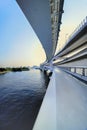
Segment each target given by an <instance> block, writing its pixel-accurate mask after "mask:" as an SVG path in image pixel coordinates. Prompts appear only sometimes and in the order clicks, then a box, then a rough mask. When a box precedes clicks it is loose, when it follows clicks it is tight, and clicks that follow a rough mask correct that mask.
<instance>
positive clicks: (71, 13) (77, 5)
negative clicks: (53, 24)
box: [0, 0, 87, 66]
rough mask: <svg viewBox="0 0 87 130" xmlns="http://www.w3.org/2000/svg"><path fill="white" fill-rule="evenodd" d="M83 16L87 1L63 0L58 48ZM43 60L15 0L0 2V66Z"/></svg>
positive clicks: (20, 64)
mask: <svg viewBox="0 0 87 130" xmlns="http://www.w3.org/2000/svg"><path fill="white" fill-rule="evenodd" d="M86 15H87V0H80V1H79V0H76V1H74V0H65V4H64V14H63V17H62V26H61V32H60V38H59V48H61V47H62V46H63V45H64V43H65V40H66V36H67V35H69V34H71V32H72V31H73V30H74V29H75V28H76V27H77V25H78V24H79V23H80V22H81V21H82V20H83V19H84V18H85V16H86ZM66 34H67V35H66ZM57 50H58V49H57ZM45 59H46V56H45V52H44V50H43V48H42V45H41V44H40V41H39V40H38V38H37V36H36V34H35V33H34V31H33V29H32V27H31V26H30V24H29V23H28V21H27V19H26V18H25V16H24V14H23V12H22V11H21V9H20V8H19V6H18V4H17V3H16V1H15V0H3V1H0V66H33V65H39V64H40V63H41V62H43V61H45Z"/></svg>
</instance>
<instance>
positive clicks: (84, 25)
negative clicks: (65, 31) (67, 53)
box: [65, 16, 87, 45]
mask: <svg viewBox="0 0 87 130" xmlns="http://www.w3.org/2000/svg"><path fill="white" fill-rule="evenodd" d="M86 26H87V16H86V18H85V19H84V20H83V21H82V22H81V23H80V24H79V25H78V26H77V28H76V29H75V30H74V31H73V32H72V34H71V35H70V36H69V37H68V39H67V40H66V44H65V45H67V44H68V43H69V42H70V41H71V40H72V39H73V38H74V37H75V36H76V35H77V34H78V33H79V32H80V31H81V30H82V29H83V28H84V27H86Z"/></svg>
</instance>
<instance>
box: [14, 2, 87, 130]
mask: <svg viewBox="0 0 87 130" xmlns="http://www.w3.org/2000/svg"><path fill="white" fill-rule="evenodd" d="M16 1H17V3H18V4H19V6H20V8H21V9H22V11H23V12H24V14H25V16H26V18H27V19H28V21H29V22H30V24H31V26H32V28H33V29H34V31H35V33H36V35H37V36H38V38H39V40H40V41H41V43H42V45H43V48H44V50H45V52H46V57H47V58H46V61H45V62H44V63H42V64H41V68H42V69H45V70H51V71H52V72H53V74H52V76H51V77H50V83H49V85H48V88H47V91H46V94H45V97H44V99H43V103H42V105H41V108H40V111H39V114H38V116H37V119H36V122H35V125H34V128H33V130H58V129H59V130H87V17H86V18H85V19H84V20H83V21H82V23H81V24H80V25H79V26H78V27H77V28H76V29H75V30H74V32H73V33H72V34H71V35H70V36H69V38H68V40H67V42H66V44H65V46H64V47H63V48H62V49H61V51H60V52H58V53H57V54H56V55H55V51H56V46H57V43H58V37H59V32H60V25H61V19H62V13H63V12H64V11H63V4H64V0H16Z"/></svg>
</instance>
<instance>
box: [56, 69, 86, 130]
mask: <svg viewBox="0 0 87 130" xmlns="http://www.w3.org/2000/svg"><path fill="white" fill-rule="evenodd" d="M55 74H56V77H55V78H56V79H55V80H56V90H57V91H56V92H57V94H56V95H57V97H56V98H57V130H87V85H85V84H83V83H82V82H80V81H79V80H77V79H75V78H74V77H72V76H71V75H69V74H67V73H65V72H63V71H61V70H56V71H55Z"/></svg>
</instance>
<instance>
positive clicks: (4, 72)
mask: <svg viewBox="0 0 87 130" xmlns="http://www.w3.org/2000/svg"><path fill="white" fill-rule="evenodd" d="M7 72H8V71H3V72H0V75H1V74H6V73H7Z"/></svg>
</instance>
